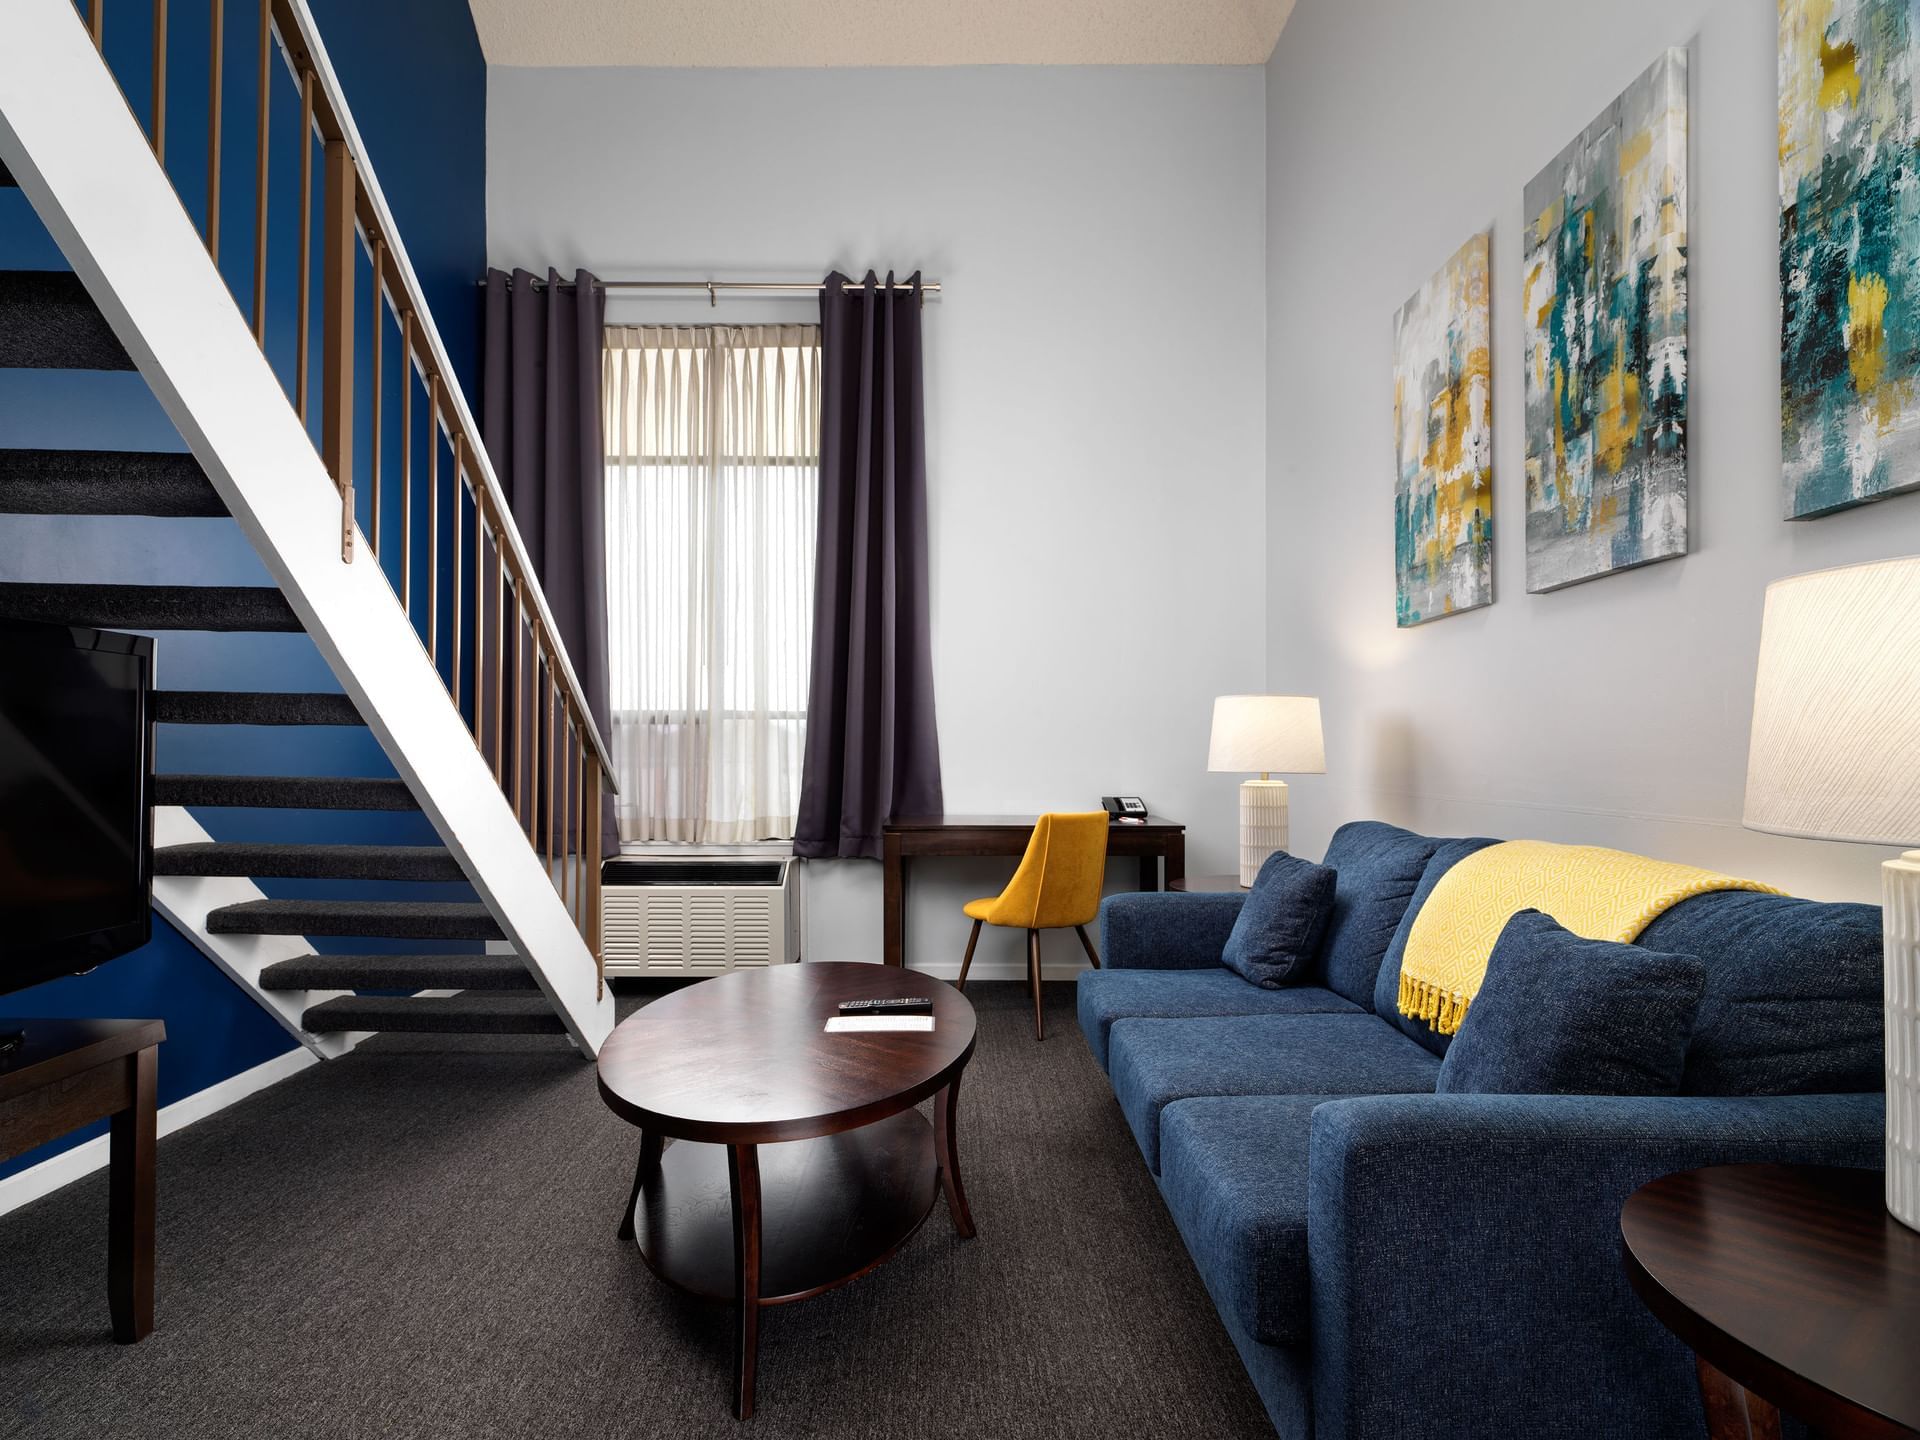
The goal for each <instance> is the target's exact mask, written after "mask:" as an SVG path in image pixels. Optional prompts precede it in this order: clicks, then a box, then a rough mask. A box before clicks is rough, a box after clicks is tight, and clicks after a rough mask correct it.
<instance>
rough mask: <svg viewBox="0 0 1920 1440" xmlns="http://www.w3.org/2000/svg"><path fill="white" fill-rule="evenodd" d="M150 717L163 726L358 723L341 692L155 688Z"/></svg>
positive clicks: (349, 703) (355, 713) (358, 720)
mask: <svg viewBox="0 0 1920 1440" xmlns="http://www.w3.org/2000/svg"><path fill="white" fill-rule="evenodd" d="M153 718H154V719H156V720H158V721H160V722H161V723H162V724H167V725H359V724H361V723H362V721H361V719H360V712H359V711H358V710H357V709H355V708H354V704H353V701H352V700H350V699H348V698H347V697H346V696H345V695H338V694H327V693H325V692H323V691H314V692H296V691H278V690H267V691H260V690H156V691H154V693H153Z"/></svg>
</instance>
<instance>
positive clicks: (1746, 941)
mask: <svg viewBox="0 0 1920 1440" xmlns="http://www.w3.org/2000/svg"><path fill="white" fill-rule="evenodd" d="M1639 943H1640V944H1642V945H1644V946H1646V947H1647V948H1648V949H1649V950H1667V951H1671V952H1673V953H1675V954H1680V955H1692V956H1695V957H1697V958H1698V959H1699V961H1700V963H1701V964H1703V965H1705V966H1706V967H1707V993H1706V994H1705V995H1704V996H1702V997H1701V999H1700V1013H1699V1014H1698V1015H1697V1016H1696V1017H1695V1019H1694V1026H1693V1043H1692V1045H1691V1046H1690V1047H1689V1049H1688V1051H1687V1078H1686V1083H1685V1084H1684V1085H1683V1086H1682V1088H1683V1089H1684V1090H1685V1092H1686V1093H1687V1094H1689V1095H1828V1094H1842V1093H1845V1092H1848V1091H1853V1090H1878V1089H1880V1088H1881V1086H1882V1085H1883V1084H1884V1083H1885V1076H1886V1068H1885V1063H1886V1031H1885V1026H1884V1019H1883V1017H1884V1015H1885V1001H1884V999H1883V997H1882V995H1881V985H1880V975H1881V968H1882V964H1883V959H1884V952H1883V948H1882V941H1881V935H1880V909H1879V907H1878V906H1875V905H1826V904H1821V903H1819V902H1818V901H1814V900H1793V899H1789V898H1788V897H1787V896H1784V895H1762V894H1758V893H1756V892H1754V891H1751V890H1720V891H1715V892H1713V893H1711V894H1707V895H1696V896H1695V897H1694V898H1693V899H1691V900H1685V901H1682V902H1681V903H1680V904H1678V905H1676V906H1674V907H1673V908H1672V909H1671V910H1669V911H1667V913H1666V914H1664V915H1662V916H1660V917H1659V918H1658V919H1656V920H1655V921H1654V922H1653V923H1652V924H1651V925H1649V926H1647V928H1646V929H1645V930H1643V931H1641V932H1640V941H1639Z"/></svg>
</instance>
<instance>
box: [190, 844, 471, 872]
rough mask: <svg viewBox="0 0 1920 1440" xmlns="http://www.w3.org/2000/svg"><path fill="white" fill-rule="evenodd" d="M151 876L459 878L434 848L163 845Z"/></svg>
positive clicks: (447, 855)
mask: <svg viewBox="0 0 1920 1440" xmlns="http://www.w3.org/2000/svg"><path fill="white" fill-rule="evenodd" d="M153 873H154V874H156V875H254V876H272V877H273V878H275V879H282V880H464V879H466V878H467V877H466V872H465V871H463V870H461V868H460V862H459V861H458V860H456V859H454V858H453V852H452V851H450V850H447V849H444V848H443V847H441V846H439V845H266V844H258V843H248V844H234V843H226V844H216V843H204V844H194V845H167V846H163V847H162V848H160V849H158V850H155V851H154V852H153Z"/></svg>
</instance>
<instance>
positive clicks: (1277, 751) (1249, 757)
mask: <svg viewBox="0 0 1920 1440" xmlns="http://www.w3.org/2000/svg"><path fill="white" fill-rule="evenodd" d="M1207 769H1209V770H1226V771H1239V772H1242V773H1244V772H1246V771H1249V770H1254V771H1258V772H1259V774H1260V778H1259V779H1258V780H1247V781H1244V782H1243V783H1242V784H1241V786H1240V883H1241V884H1242V885H1251V884H1253V877H1254V876H1256V875H1258V874H1259V873H1260V867H1261V866H1262V865H1264V864H1265V863H1266V860H1267V857H1268V856H1269V855H1271V854H1273V852H1274V851H1276V850H1284V849H1286V848H1287V782H1286V781H1284V780H1275V779H1273V778H1272V776H1273V772H1275V771H1276V770H1277V771H1279V772H1280V773H1281V774H1283V775H1324V774H1326V773H1327V751H1326V745H1325V742H1324V741H1323V740H1322V739H1321V736H1320V702H1319V701H1318V700H1317V699H1315V698H1314V697H1312V696H1310V695H1222V696H1220V697H1219V698H1218V699H1216V700H1215V701H1214V702H1213V740H1212V742H1211V744H1210V745H1209V746H1208V747H1207Z"/></svg>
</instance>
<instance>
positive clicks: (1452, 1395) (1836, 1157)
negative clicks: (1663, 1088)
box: [1078, 821, 1883, 1440]
mask: <svg viewBox="0 0 1920 1440" xmlns="http://www.w3.org/2000/svg"><path fill="white" fill-rule="evenodd" d="M1492 843H1493V842H1492V841H1490V840H1484V839H1476V840H1443V839H1436V838H1434V837H1431V836H1423V835H1415V834H1413V833H1411V832H1409V831H1406V830H1401V829H1397V828H1395V827H1394V826H1391V825H1383V824H1379V823H1377V822H1372V821H1365V822H1360V823H1356V824H1352V825H1347V826H1344V827H1342V828H1341V830H1340V831H1339V832H1338V833H1337V834H1336V835H1335V836H1334V839H1333V842H1332V844H1331V846H1330V847H1329V849H1328V852H1327V857H1326V863H1327V864H1328V865H1330V866H1331V867H1333V868H1334V869H1335V870H1336V871H1337V872H1338V881H1337V894H1336V900H1335V907H1334V915H1333V920H1332V922H1331V924H1330V925H1329V926H1328V930H1327V934H1326V937H1325V939H1324V941H1323V943H1322V945H1321V949H1320V952H1319V955H1318V957H1317V962H1316V967H1315V971H1314V973H1313V974H1312V975H1310V976H1309V977H1308V978H1307V980H1306V982H1305V983H1303V984H1300V985H1296V986H1290V987H1288V988H1286V989H1282V990H1262V989H1259V988H1257V987H1255V986H1252V985H1249V984H1247V983H1246V982H1244V981H1242V980H1241V979H1240V978H1239V977H1238V976H1237V975H1235V974H1233V973H1232V972H1231V971H1228V970H1226V969H1225V968H1223V967H1222V966H1221V964H1220V953H1221V949H1222V947H1223V946H1224V944H1225V941H1226V938H1227V934H1228V932H1229V931H1230V930H1231V929H1232V927H1233V922H1234V919H1235V917H1236V916H1237V914H1238V913H1239V908H1240V904H1241V897H1240V896H1239V895H1213V894H1191V895H1187V894H1134V895H1118V896H1114V897H1112V898H1110V899H1109V900H1107V902H1106V903H1105V905H1104V907H1103V909H1102V929H1103V942H1104V943H1103V944H1102V945H1101V955H1102V958H1103V960H1104V962H1105V966H1106V968H1105V969H1103V970H1097V971H1089V972H1087V973H1085V974H1083V975H1082V976H1081V977H1080V980H1079V994H1078V1003H1079V1017H1080V1025H1081V1028H1082V1030H1083V1031H1084V1033H1085V1035H1086V1040H1087V1044H1088V1046H1089V1047H1090V1048H1091V1049H1092V1051H1093V1054H1094V1057H1095V1058H1096V1059H1097V1060H1098V1061H1099V1062H1100V1064H1101V1066H1102V1067H1103V1068H1104V1069H1105V1070H1106V1072H1107V1076H1108V1078H1109V1080H1110V1082H1111V1083H1112V1086H1113V1090H1114V1095H1115V1097H1116V1098H1117V1099H1118V1101H1119V1105H1120V1109H1121V1112H1122V1113H1123V1114H1124V1115H1125V1117H1126V1121H1127V1124H1128V1125H1129V1126H1130V1127H1131V1128H1132V1130H1133V1134H1134V1137H1135V1139H1136V1140H1137V1141H1138V1143H1139V1146H1140V1152H1141V1154H1142V1156H1143V1157H1144V1158H1145V1160H1146V1163H1147V1166H1148V1168H1149V1169H1150V1170H1151V1171H1152V1172H1153V1174H1154V1177H1155V1179H1156V1180H1157V1181H1158V1183H1159V1186H1160V1191H1161V1194H1162V1195H1163V1196H1164V1197H1165V1200H1166V1204H1167V1208H1168V1210H1169V1212H1170V1213H1171V1214H1172V1216H1173V1219H1174V1222H1175V1224H1176V1225H1177V1226H1178V1228H1179V1230H1180V1233H1181V1235H1182V1236H1183V1237H1184V1239H1185V1240H1186V1244H1187V1248H1188V1250H1189V1252H1190V1253H1191V1255H1192V1257H1193V1261H1194V1264H1195V1266H1196V1267H1197V1268H1198V1270H1199V1272H1200V1275H1201V1278H1202V1279H1203V1280H1204V1281H1205V1283H1206V1286H1207V1289H1208V1292H1209V1293H1210V1294H1211V1296H1212V1298H1213V1301H1214V1303H1215V1305H1216V1306H1217V1307H1218V1309H1219V1312H1220V1318H1221V1320H1222V1321H1223V1322H1224V1324H1225V1325H1226V1328H1227V1331H1228V1333H1229V1334H1230V1335H1231V1336H1232V1337H1233V1341H1234V1344H1235V1345H1236V1346H1237V1347H1238V1349H1239V1352H1240V1356H1241V1358H1242V1360H1243V1361H1244V1362H1245V1364H1246V1367H1247V1370H1248V1373H1249V1374H1250V1375H1251V1376H1252V1378H1253V1382H1254V1385H1255V1386H1256V1387H1257V1388H1258V1390H1259V1392H1260V1395H1261V1398H1262V1399H1263V1400H1264V1401H1265V1402H1266V1407H1267V1412H1268V1414H1269V1415H1270V1416H1271V1417H1272V1419H1273V1423H1274V1426H1275V1428H1276V1429H1277V1430H1278V1431H1279V1432H1280V1433H1281V1434H1282V1435H1283V1436H1286V1437H1287V1440H1305V1437H1308V1436H1314V1437H1317V1440H1378V1437H1387V1436H1391V1437H1395V1440H1417V1437H1426V1436H1431V1437H1435V1440H1440V1437H1446V1440H1461V1437H1480V1436H1487V1437H1495V1436H1498V1437H1508V1436H1512V1437H1530V1440H1532V1437H1543V1436H1569V1437H1571V1436H1580V1437H1583V1440H1593V1437H1606V1436H1618V1437H1621V1440H1629V1437H1631V1440H1652V1437H1663V1436H1686V1437H1697V1436H1700V1435H1703V1434H1704V1433H1705V1422H1704V1420H1703V1418H1702V1414H1701V1408H1700V1399H1699V1393H1698V1389H1697V1385H1696V1381H1695V1377H1694V1369H1693V1361H1692V1357H1691V1355H1690V1354H1689V1353H1688V1352H1687V1350H1686V1349H1685V1348H1684V1347H1682V1346H1681V1345H1680V1344H1679V1342H1678V1341H1676V1340H1674V1339H1673V1338H1672V1337H1671V1336H1670V1335H1669V1334H1668V1333H1667V1331H1666V1330H1665V1329H1664V1328H1662V1326H1661V1325H1660V1324H1659V1323H1658V1322H1657V1321H1655V1320H1654V1319H1653V1317H1652V1316H1651V1315H1650V1314H1649V1313H1648V1312H1647V1311H1646V1310H1645V1308H1644V1307H1643V1306H1642V1305H1641V1304H1640V1303H1639V1301H1638V1300H1637V1299H1636V1298H1635V1297H1634V1295H1633V1293H1632V1292H1631V1290H1630V1289H1629V1288H1628V1285H1627V1281H1626V1278H1625V1274H1624V1272H1623V1270H1622V1268H1621V1262H1620V1232H1619V1214H1620V1206H1621V1203H1622V1202H1623V1201H1624V1200H1625V1199H1626V1197H1627V1196H1628V1195H1629V1194H1630V1193H1632V1191H1633V1190H1634V1189H1636V1188H1637V1187H1638V1186H1640V1185H1642V1184H1644V1183H1646V1182H1647V1181H1649V1180H1652V1179H1654V1178H1656V1177H1657V1176H1660V1175H1664V1174H1667V1173H1669V1172H1671V1171H1674V1170H1682V1169H1688V1168H1691V1167H1693V1166H1697V1165H1713V1164H1726V1163H1733V1162H1739V1161H1754V1160H1775V1161H1789V1162H1807V1163H1815V1164H1834V1165H1857V1166H1878V1165H1880V1164H1881V1163H1882V1123H1883V1096H1882V1083H1883V1081H1882V1045H1883V1036H1882V1019H1881V993H1880V983H1881V982H1880V972H1881V944H1880V913H1879V911H1878V910H1877V909H1875V908H1873V907H1871V906H1866V905H1829V904H1818V903H1815V902H1812V901H1806V900H1793V899H1787V898H1785V897H1782V896H1775V895H1761V894H1753V893H1747V892H1720V893H1715V894H1709V895H1701V896H1697V897H1695V898H1693V899H1690V900H1687V901H1684V902H1682V903H1681V904H1679V905H1676V906H1674V907H1673V908H1672V909H1670V910H1669V911H1667V912H1666V913H1665V914H1664V915H1662V916H1661V917H1660V918H1659V919H1657V920H1655V921H1654V922H1653V923H1652V924H1651V925H1650V926H1648V928H1647V930H1646V932H1645V933H1644V934H1643V935H1642V937H1641V943H1643V944H1645V945H1648V946H1649V947H1651V948H1653V949H1657V950H1665V951H1669V952H1675V953H1681V954H1690V955H1694V956H1697V957H1698V958H1699V959H1701V960H1702V961H1703V962H1704V963H1705V964H1706V966H1707V970H1708V975H1709V980H1708V986H1707V991H1706V995H1705V997H1704V998H1703V1000H1702V1002H1701V1006H1700V1011H1699V1016H1698V1019H1697V1022H1696V1026H1695V1031H1694V1035H1693V1038H1692V1041H1691V1043H1690V1046H1689V1050H1688V1059H1687V1072H1686V1082H1685V1093H1684V1094H1681V1095H1678V1096H1673V1097H1663V1098H1658V1099H1645V1098H1624V1097H1611V1096H1533V1095H1451V1094H1450V1095H1436V1094H1435V1093H1433V1092H1434V1081H1435V1077H1436V1075H1437V1074H1438V1072H1439V1069H1440V1062H1441V1057H1442V1056H1443V1055H1444V1053H1445V1050H1446V1046H1447V1044H1448V1037H1445V1036H1439V1035H1435V1034H1433V1033H1432V1032H1430V1031H1429V1030H1427V1028H1426V1027H1425V1026H1424V1025H1421V1024H1420V1023H1418V1022H1416V1021H1412V1020H1408V1019H1405V1018H1403V1017H1401V1016H1400V1015H1399V1014H1398V1013H1397V1012H1396V1010H1395V1005H1394V1001H1395V998H1396V996H1397V993H1398V982H1399V970H1400V964H1399V959H1400V955H1401V954H1402V953H1403V951H1404V949H1405V945H1406V937H1407V932H1408V930H1409V929H1410V928H1411V926H1412V923H1413V916H1414V915H1415V914H1417V913H1418V911H1419V907H1420V905H1421V903H1422V902H1423V901H1424V900H1425V898H1426V896H1427V894H1428V893H1430V892H1431V890H1432V888H1433V886H1434V884H1435V883H1436V882H1437V881H1438V879H1439V878H1440V876H1441V875H1443V874H1444V873H1445V872H1446V870H1447V869H1448V868H1449V867H1450V866H1451V865H1452V864H1454V863H1455V862H1456V861H1458V860H1459V859H1460V858H1462V857H1463V856H1464V855H1467V854H1471V853H1472V852H1473V851H1474V850H1475V849H1477V848H1479V847H1481V846H1484V845H1489V844H1492Z"/></svg>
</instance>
